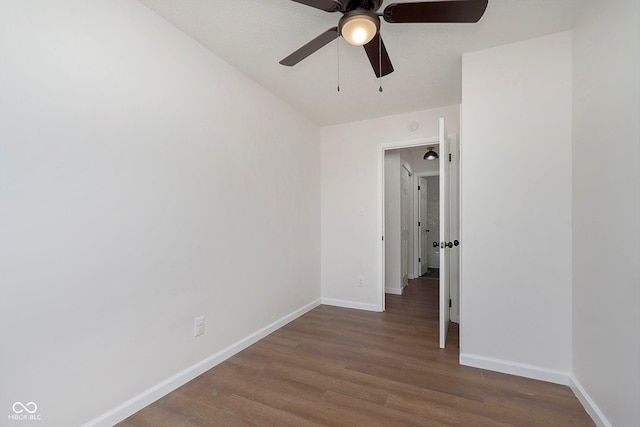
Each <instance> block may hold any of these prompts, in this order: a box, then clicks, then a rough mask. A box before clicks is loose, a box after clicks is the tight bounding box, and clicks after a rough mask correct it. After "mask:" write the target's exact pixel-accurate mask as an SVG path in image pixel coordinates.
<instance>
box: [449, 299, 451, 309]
mask: <svg viewBox="0 0 640 427" xmlns="http://www.w3.org/2000/svg"><path fill="white" fill-rule="evenodd" d="M449 307H451V298H449Z"/></svg>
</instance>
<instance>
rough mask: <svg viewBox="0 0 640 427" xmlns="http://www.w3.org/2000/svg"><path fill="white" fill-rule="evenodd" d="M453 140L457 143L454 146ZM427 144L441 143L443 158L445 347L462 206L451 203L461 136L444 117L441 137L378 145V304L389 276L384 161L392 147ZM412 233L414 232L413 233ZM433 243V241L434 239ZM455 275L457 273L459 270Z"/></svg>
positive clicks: (441, 286) (442, 343)
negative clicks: (454, 163) (453, 255)
mask: <svg viewBox="0 0 640 427" xmlns="http://www.w3.org/2000/svg"><path fill="white" fill-rule="evenodd" d="M452 142H453V143H454V145H453V146H451V143H452ZM425 146H432V147H438V148H439V151H440V155H439V160H438V164H439V170H440V175H439V189H440V197H439V199H440V200H439V206H438V207H439V212H440V233H439V234H440V235H439V239H440V240H439V241H436V244H439V249H440V253H439V254H438V255H439V264H440V268H439V308H440V309H439V312H440V332H439V335H440V346H441V347H442V348H444V346H445V343H446V337H447V331H448V326H449V322H450V319H451V310H450V307H452V297H453V298H455V297H454V295H457V292H455V291H454V292H452V293H451V294H450V286H451V284H450V276H452V275H451V274H450V259H451V252H453V251H456V252H457V250H458V248H457V246H455V249H453V248H454V243H453V241H452V238H451V236H452V235H455V236H457V235H458V232H457V230H453V233H452V230H451V225H452V224H457V223H458V221H451V216H452V215H458V214H459V213H458V212H459V210H458V209H457V207H456V209H454V210H451V209H450V203H449V201H450V198H451V194H450V183H451V181H452V179H451V176H450V173H449V171H450V169H452V165H451V163H452V161H454V160H455V161H457V160H458V151H457V139H456V138H455V135H453V136H451V137H450V136H449V135H448V134H447V132H446V129H445V125H444V119H440V131H439V135H438V137H434V138H425V139H421V140H412V141H401V142H395V143H386V144H379V145H378V153H377V154H378V200H379V203H378V231H379V237H378V238H379V240H378V286H379V288H378V302H379V304H378V306H379V308H380V311H384V308H385V278H386V277H385V268H386V266H385V261H386V249H385V246H386V245H385V238H386V233H387V232H388V231H387V230H386V228H385V186H384V185H385V162H384V160H385V153H386V152H387V151H389V152H390V151H392V150H398V149H403V148H415V147H425ZM450 147H452V148H453V149H450ZM454 154H455V156H454ZM401 163H402V162H401ZM454 170H456V172H457V168H455V169H454ZM411 179H412V180H413V181H414V184H415V183H416V181H415V180H416V179H417V176H415V174H413V176H411ZM453 180H454V181H455V182H457V177H456V178H453ZM457 197H458V196H457V190H456V194H455V196H454V200H456V201H457ZM456 205H457V203H456ZM414 219H415V217H414ZM416 223H417V221H416ZM413 224H414V223H413V222H412V225H413ZM397 228H400V227H397ZM411 235H412V236H413V233H411ZM412 240H415V239H414V238H413V237H412ZM431 243H432V245H433V241H432V242H431ZM432 247H433V246H432ZM413 248H415V241H414V244H413V245H412V249H413ZM400 252H401V251H400V250H398V252H397V253H400ZM397 253H396V254H397ZM398 258H399V256H398ZM415 259H416V257H415V253H414V257H413V258H412V260H414V262H412V263H411V266H412V267H411V269H412V270H413V276H414V277H419V275H416V273H418V272H419V270H418V268H419V267H418V266H416V265H415ZM421 261H422V260H421ZM427 266H428V261H427ZM456 268H457V266H456ZM456 273H457V271H456ZM455 276H456V277H457V274H456V275H455ZM455 286H456V287H457V286H458V284H457V283H456V284H455ZM456 303H457V301H456ZM456 305H457V304H456Z"/></svg>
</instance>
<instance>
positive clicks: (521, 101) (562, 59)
mask: <svg viewBox="0 0 640 427" xmlns="http://www.w3.org/2000/svg"><path fill="white" fill-rule="evenodd" d="M462 66H463V69H462V71H463V72H462V76H463V78H462V148H461V151H462V163H461V168H462V169H461V191H462V206H461V210H462V222H461V229H462V234H461V236H460V240H461V242H462V245H461V285H460V289H461V296H460V297H461V308H460V315H461V319H460V324H461V329H460V346H461V348H460V352H461V361H462V362H463V363H465V364H474V365H476V366H485V367H489V366H492V367H494V368H496V367H499V368H500V369H503V370H507V371H508V370H512V371H514V372H517V373H521V374H522V373H525V374H529V375H532V376H535V375H540V376H542V377H545V376H547V374H550V377H551V378H548V379H552V380H553V379H558V380H565V379H566V375H563V374H566V373H568V372H569V371H570V368H571V33H570V32H564V33H559V34H554V35H550V36H546V37H542V38H537V39H532V40H528V41H524V42H519V43H514V44H510V45H505V46H500V47H497V48H492V49H488V50H483V51H479V52H474V53H470V54H466V55H463V58H462ZM556 374H557V375H556ZM545 378H546V377H545Z"/></svg>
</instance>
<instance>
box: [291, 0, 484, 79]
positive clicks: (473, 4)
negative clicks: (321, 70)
mask: <svg viewBox="0 0 640 427" xmlns="http://www.w3.org/2000/svg"><path fill="white" fill-rule="evenodd" d="M292 1H295V2H297V3H301V4H304V5H307V6H311V7H314V8H316V9H320V10H324V11H325V12H340V13H342V17H341V18H340V20H339V21H338V26H337V27H333V28H330V29H328V30H327V31H325V32H324V33H322V34H320V35H319V36H318V37H316V38H315V39H313V40H311V41H310V42H309V43H307V44H305V45H304V46H302V47H301V48H300V49H298V50H296V51H295V52H293V53H292V54H291V55H289V56H287V57H286V58H284V59H283V60H282V61H280V64H282V65H286V66H290V67H291V66H293V65H296V64H297V63H298V62H300V61H302V60H303V59H305V58H306V57H308V56H309V55H311V54H312V53H314V52H316V51H317V50H319V49H320V48H322V47H323V46H325V45H327V44H328V43H330V42H331V41H333V40H335V39H337V38H338V37H339V36H342V37H343V38H344V39H345V40H346V41H347V42H348V43H349V44H352V45H354V46H364V50H365V52H366V53H367V56H368V57H369V62H371V66H372V67H373V71H374V73H375V74H376V77H382V76H386V75H387V74H390V73H392V72H393V65H391V60H390V59H389V54H388V53H387V49H386V48H385V46H384V43H383V42H382V38H381V36H380V17H382V18H383V19H384V20H385V21H387V22H389V23H391V24H397V23H421V22H427V23H428V22H432V23H435V22H445V23H446V22H451V23H453V22H461V23H470V22H478V21H479V20H480V18H481V17H482V15H483V14H484V11H485V9H486V8H487V3H488V0H444V1H423V2H415V3H392V4H390V5H389V6H387V7H385V9H384V11H383V12H382V13H378V12H377V10H378V9H380V6H382V1H383V0H292Z"/></svg>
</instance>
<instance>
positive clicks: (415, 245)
mask: <svg viewBox="0 0 640 427" xmlns="http://www.w3.org/2000/svg"><path fill="white" fill-rule="evenodd" d="M413 175H414V176H415V177H416V178H415V181H414V184H413V200H414V203H413V217H414V218H418V211H419V208H420V206H419V203H416V200H418V197H419V196H420V195H419V193H418V185H419V184H420V182H419V181H420V180H419V178H421V177H426V176H440V171H439V170H438V171H432V172H420V173H414V174H413ZM413 226H414V227H415V228H414V229H413V230H414V232H413V254H414V256H413V258H414V260H413V261H414V263H413V265H414V270H413V271H414V272H416V271H417V272H420V263H419V262H418V257H417V256H416V255H417V254H418V253H420V231H419V230H418V226H417V220H416V221H414V224H413ZM414 276H416V278H417V277H420V275H415V274H414Z"/></svg>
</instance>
